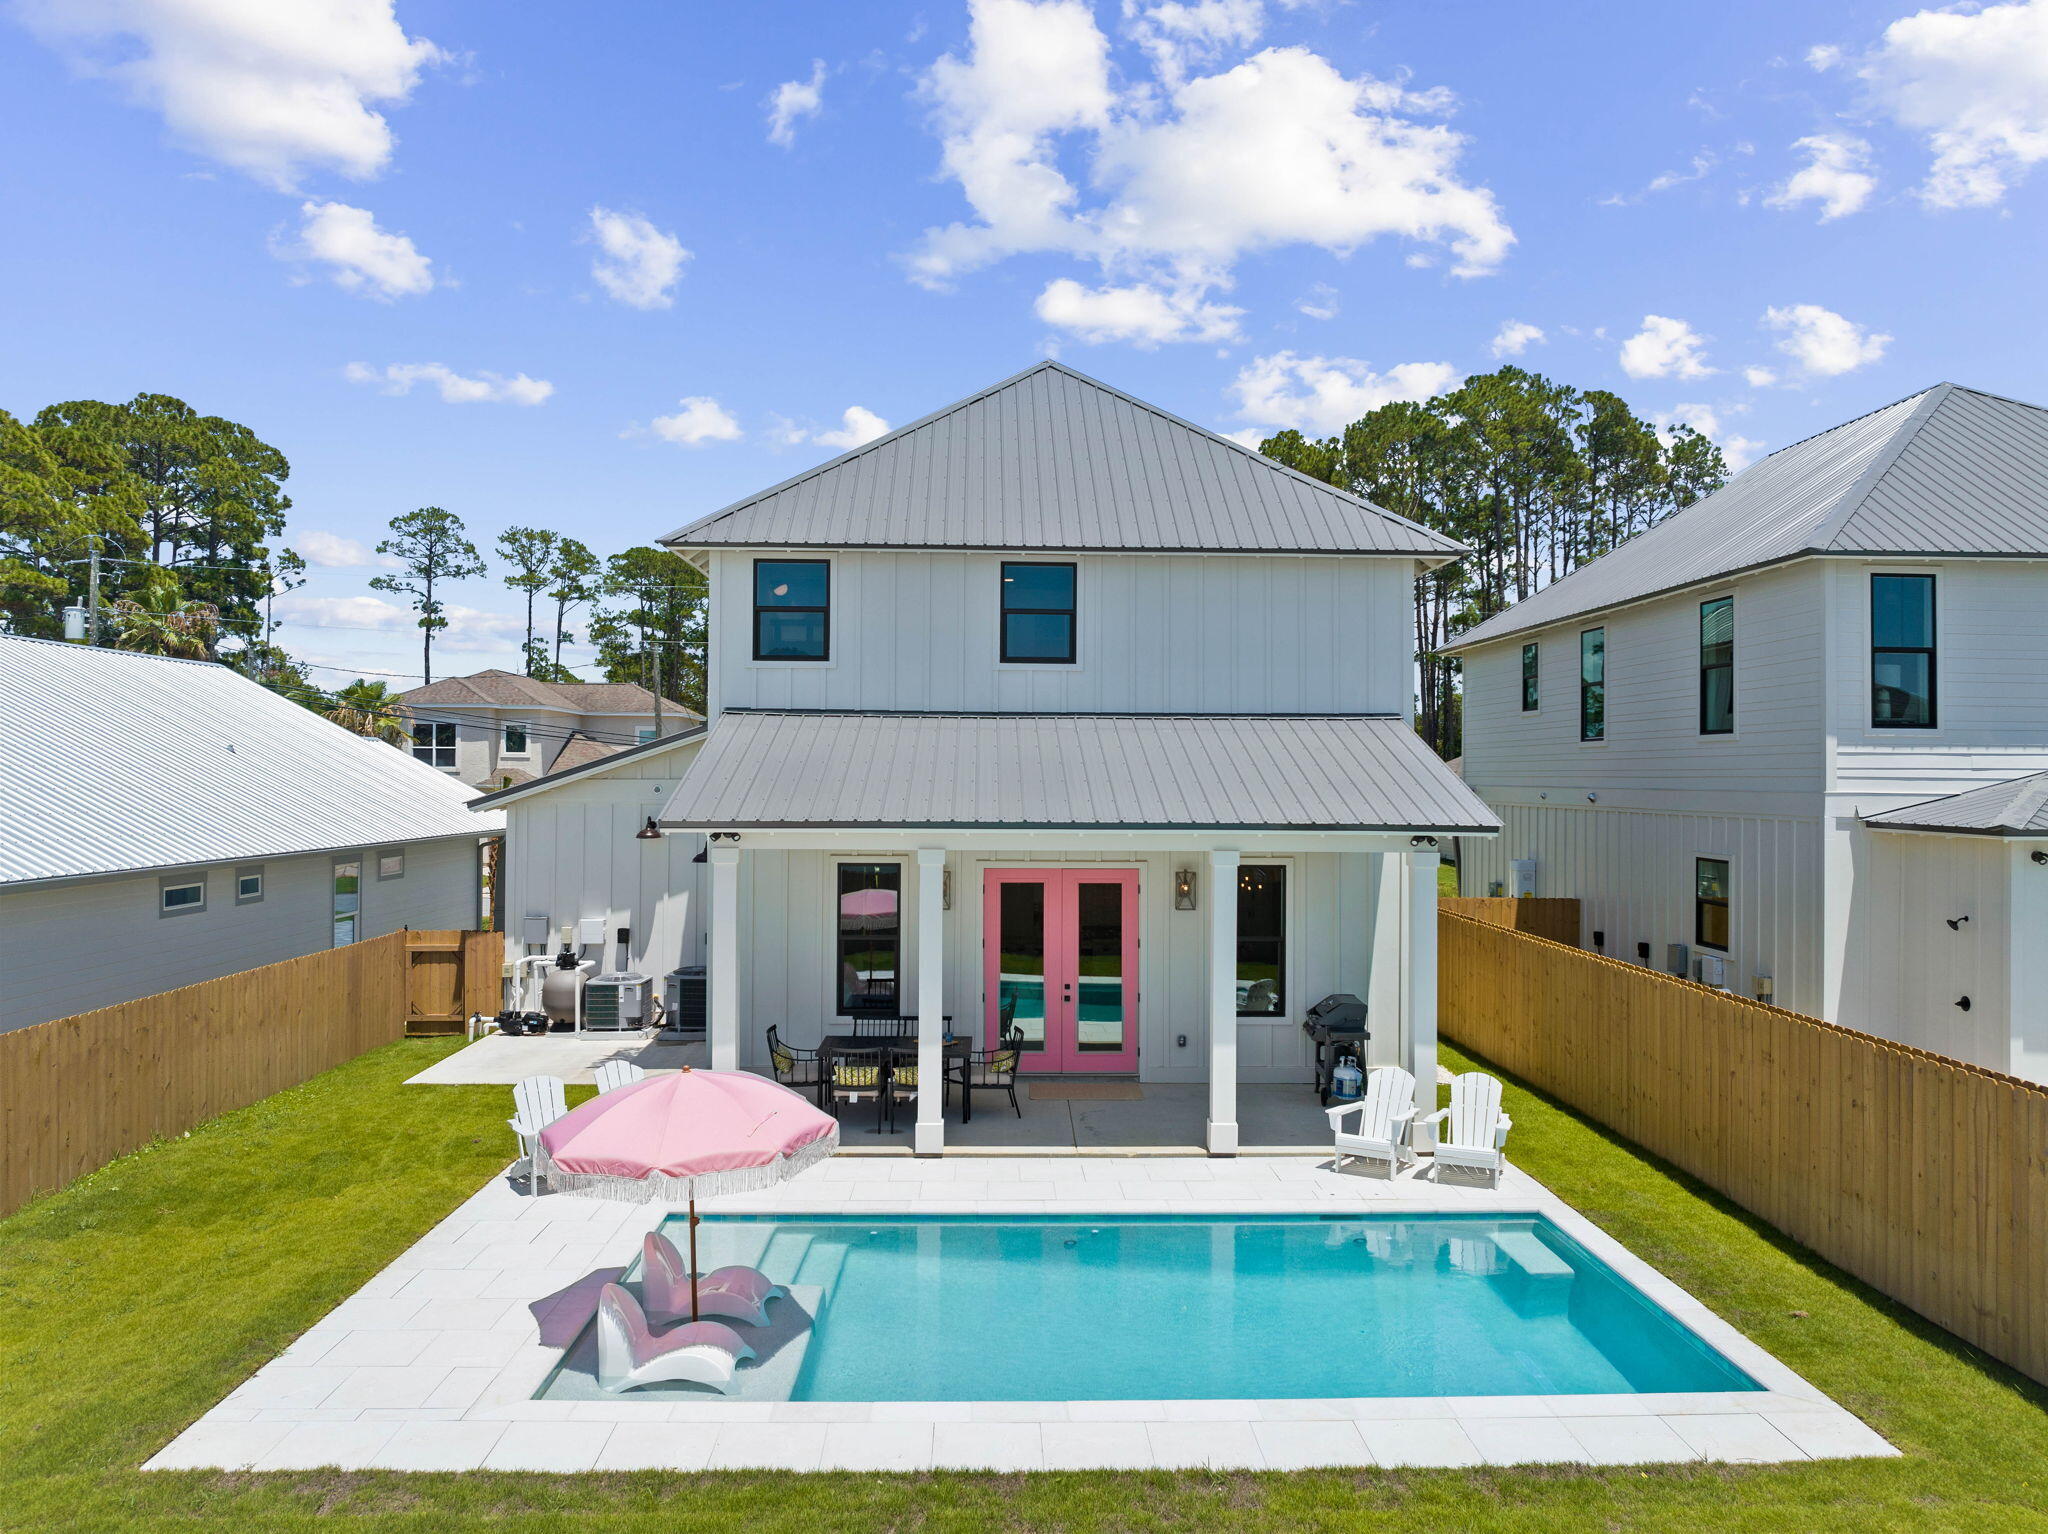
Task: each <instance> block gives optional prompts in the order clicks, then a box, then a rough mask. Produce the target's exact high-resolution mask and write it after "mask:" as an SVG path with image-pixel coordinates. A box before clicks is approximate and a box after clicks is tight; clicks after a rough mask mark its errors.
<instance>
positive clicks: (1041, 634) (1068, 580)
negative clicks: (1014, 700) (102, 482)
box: [1002, 564, 1074, 666]
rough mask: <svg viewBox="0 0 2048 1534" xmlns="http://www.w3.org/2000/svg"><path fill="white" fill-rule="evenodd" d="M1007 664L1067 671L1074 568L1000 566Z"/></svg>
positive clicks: (1070, 652)
mask: <svg viewBox="0 0 2048 1534" xmlns="http://www.w3.org/2000/svg"><path fill="white" fill-rule="evenodd" d="M1002 611H1003V646H1002V658H1003V660H1004V661H1006V662H1013V661H1030V662H1036V663H1038V664H1041V665H1055V666H1069V665H1072V664H1073V662H1074V567H1073V566H1072V565H1038V564H1030V565H1021V564H1019V565H1013V564H1005V565H1004V566H1003V609H1002Z"/></svg>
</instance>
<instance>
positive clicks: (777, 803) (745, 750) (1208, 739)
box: [661, 709, 1500, 833]
mask: <svg viewBox="0 0 2048 1534" xmlns="http://www.w3.org/2000/svg"><path fill="white" fill-rule="evenodd" d="M661 818H662V821H663V823H664V824H666V825H674V826H688V827H727V826H758V827H771V826H819V827H826V826H893V827H927V828H940V827H951V828H955V829H967V828H981V827H987V828H996V827H1004V828H1010V827H1038V828H1067V827H1075V828H1117V829H1124V830H1148V829H1149V830H1181V829H1185V830H1205V829H1207V830H1309V831H1438V832H1445V833H1452V832H1459V831H1496V830H1498V829H1499V828H1500V822H1499V820H1497V819H1496V818H1495V817H1494V815H1493V813H1492V811H1490V810H1488V809H1487V807H1486V806H1485V805H1484V804H1482V803H1481V802H1480V801H1479V799H1478V798H1477V797H1476V796H1475V795H1474V794H1473V793H1472V791H1471V790H1470V789H1468V788H1466V787H1465V785H1464V784H1462V783H1460V782H1459V781H1458V780H1457V779H1456V778H1455V777H1453V776H1451V774H1450V772H1449V771H1448V770H1447V769H1446V768H1445V767H1444V764H1443V763H1442V762H1441V761H1439V760H1437V758H1436V756H1435V755H1434V753H1432V752H1431V751H1430V749H1429V748H1428V747H1427V746H1425V745H1424V744H1423V743H1422V740H1421V738H1420V737H1419V736H1418V735H1416V733H1415V731H1414V730H1413V729H1411V728H1410V727H1409V726H1408V725H1407V724H1406V723H1405V722H1404V721H1402V720H1400V719H1396V718H1387V717H1377V716H1375V717H1365V716H1358V715H1350V716H1292V715H1290V716H1284V717H1280V716H1271V715H1255V716H1243V715H1233V716H1229V717H1219V716H1215V715H1207V716H1200V717H1191V716H1187V715H1153V714H838V713H775V712H759V713H757V712H754V711H751V710H739V709H728V710H727V711H726V712H725V713H723V714H721V715H719V716H718V719H717V720H716V722H715V723H714V724H713V726H712V728H711V734H710V737H709V738H708V739H707V740H706V741H705V743H704V748H703V750H702V751H701V752H699V753H698V756H697V760H696V761H695V762H694V763H693V764H692V765H691V767H690V770H689V772H688V773H686V774H685V775H684V777H683V781H682V782H681V784H680V785H678V787H677V788H676V792H675V795H674V797H673V798H671V799H670V801H669V804H668V807H667V808H666V809H665V810H664V811H663V812H662V817H661Z"/></svg>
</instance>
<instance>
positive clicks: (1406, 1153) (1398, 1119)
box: [1323, 1065, 1415, 1178]
mask: <svg viewBox="0 0 2048 1534" xmlns="http://www.w3.org/2000/svg"><path fill="white" fill-rule="evenodd" d="M1323 1112H1324V1113H1325V1114H1327V1115H1328V1117H1329V1120H1330V1132H1331V1133H1332V1134H1334V1135H1335V1136H1336V1137H1337V1159H1336V1162H1335V1164H1334V1165H1333V1166H1332V1167H1331V1168H1330V1170H1332V1171H1333V1172H1341V1171H1343V1170H1344V1162H1345V1160H1346V1158H1348V1157H1352V1156H1356V1157H1357V1158H1358V1159H1359V1160H1361V1161H1384V1162H1386V1164H1387V1176H1388V1177H1389V1178H1391V1177H1393V1176H1394V1175H1395V1174H1396V1173H1398V1172H1399V1171H1400V1170H1401V1163H1402V1162H1403V1161H1413V1160H1414V1159H1415V1153H1414V1152H1413V1151H1411V1150H1409V1149H1408V1145H1407V1139H1408V1125H1409V1122H1410V1121H1411V1120H1412V1119H1413V1118H1414V1117H1415V1078H1414V1077H1413V1076H1411V1075H1409V1074H1408V1073H1407V1072H1406V1071H1404V1070H1402V1069H1401V1068H1400V1067H1399V1066H1398V1065H1383V1066H1381V1067H1380V1068H1379V1069H1377V1070H1375V1071H1373V1072H1372V1073H1371V1074H1370V1075H1368V1076H1367V1077H1366V1078H1365V1095H1364V1096H1363V1097H1361V1098H1359V1099H1358V1101H1357V1102H1355V1103H1338V1104H1337V1105H1336V1106H1335V1107H1334V1108H1325V1109H1324V1110H1323ZM1350 1114H1356V1115H1357V1122H1356V1123H1354V1124H1353V1125H1352V1126H1351V1127H1350V1128H1349V1129H1346V1128H1345V1127H1344V1120H1345V1117H1346V1116H1347V1115H1350Z"/></svg>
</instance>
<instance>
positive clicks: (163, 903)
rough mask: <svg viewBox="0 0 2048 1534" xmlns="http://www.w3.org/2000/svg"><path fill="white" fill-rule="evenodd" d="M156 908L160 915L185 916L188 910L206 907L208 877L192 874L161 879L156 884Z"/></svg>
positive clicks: (201, 909) (199, 909)
mask: <svg viewBox="0 0 2048 1534" xmlns="http://www.w3.org/2000/svg"><path fill="white" fill-rule="evenodd" d="M156 909H157V914H158V915H159V916H183V915H184V914H185V913H186V912H188V911H203V910H205V909H206V877H205V875H203V874H202V875H200V876H199V877H197V878H194V877H193V876H192V875H190V874H185V875H181V876H173V877H169V878H164V879H159V880H158V881H157V886H156Z"/></svg>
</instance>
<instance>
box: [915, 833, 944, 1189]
mask: <svg viewBox="0 0 2048 1534" xmlns="http://www.w3.org/2000/svg"><path fill="white" fill-rule="evenodd" d="M945 881H946V854H945V851H944V850H943V849H942V848H938V847H920V848H918V849H917V1129H916V1131H915V1133H914V1134H913V1135H912V1137H911V1149H912V1150H914V1151H915V1152H916V1153H917V1154H918V1155H920V1156H936V1155H938V1154H939V1153H940V1152H942V1151H944V1150H945V1148H946V1078H945V1069H946V1061H945V1052H944V1051H945V1033H946V906H945V891H946V882H945Z"/></svg>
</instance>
